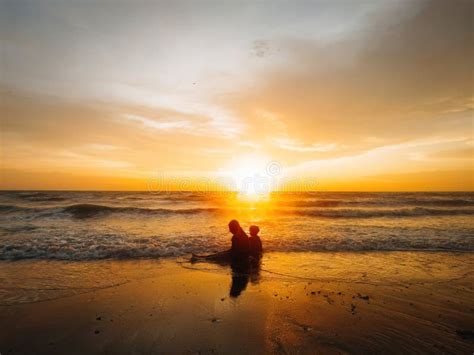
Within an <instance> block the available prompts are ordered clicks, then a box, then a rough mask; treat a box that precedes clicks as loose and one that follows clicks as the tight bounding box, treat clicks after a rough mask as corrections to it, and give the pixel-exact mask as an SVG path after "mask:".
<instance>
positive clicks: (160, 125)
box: [123, 114, 193, 131]
mask: <svg viewBox="0 0 474 355" xmlns="http://www.w3.org/2000/svg"><path fill="white" fill-rule="evenodd" d="M123 117H124V118H125V119H126V120H129V121H132V122H138V123H141V124H142V125H144V126H145V127H149V128H153V129H157V130H160V131H173V130H179V131H186V130H190V129H192V128H193V125H192V124H191V122H189V121H178V120H169V121H156V120H153V119H151V118H148V117H142V116H137V115H129V114H125V115H123Z"/></svg>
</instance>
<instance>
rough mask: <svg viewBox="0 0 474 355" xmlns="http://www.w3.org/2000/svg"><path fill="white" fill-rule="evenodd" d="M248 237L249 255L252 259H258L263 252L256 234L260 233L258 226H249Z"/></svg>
mask: <svg viewBox="0 0 474 355" xmlns="http://www.w3.org/2000/svg"><path fill="white" fill-rule="evenodd" d="M249 231H250V237H249V243H250V255H252V256H253V257H260V256H261V255H262V252H263V248H262V241H261V240H260V237H259V236H258V232H260V228H258V226H250V229H249Z"/></svg>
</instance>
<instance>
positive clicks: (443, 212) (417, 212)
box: [292, 207, 474, 218]
mask: <svg viewBox="0 0 474 355" xmlns="http://www.w3.org/2000/svg"><path fill="white" fill-rule="evenodd" d="M292 213H293V214H295V215H300V216H306V217H320V218H381V217H385V218H387V217H393V218H399V217H429V216H461V215H467V216H470V215H474V209H466V208H457V209H447V208H439V209H437V208H423V207H413V208H396V209H394V208H387V209H375V208H372V209H362V208H358V209H356V208H346V209H297V210H294V211H292Z"/></svg>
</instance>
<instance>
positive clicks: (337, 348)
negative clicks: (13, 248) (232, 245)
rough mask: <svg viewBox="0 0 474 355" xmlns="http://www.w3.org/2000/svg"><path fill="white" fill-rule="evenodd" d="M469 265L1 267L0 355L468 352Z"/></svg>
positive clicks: (468, 259) (322, 260)
mask: <svg viewBox="0 0 474 355" xmlns="http://www.w3.org/2000/svg"><path fill="white" fill-rule="evenodd" d="M473 265H474V255H473V254H468V253H464V254H461V253H439V252H436V253H427V252H384V253H383V252H371V253H271V254H267V255H265V257H264V259H263V261H262V264H261V266H260V267H254V268H253V269H252V272H251V274H250V275H245V274H239V273H235V272H234V273H233V272H232V270H231V268H230V267H229V266H220V265H215V264H208V263H197V264H191V263H189V262H187V261H186V259H184V258H180V259H166V260H140V261H120V260H118V261H103V262H73V263H71V262H61V261H19V262H2V265H1V268H0V270H1V271H0V279H1V281H2V282H3V283H2V284H3V286H2V293H1V294H0V301H1V302H0V303H1V306H0V329H2V331H1V332H0V353H2V354H9V353H11V354H18V353H20V354H31V353H47V354H65V353H68V354H98V353H100V354H143V353H150V354H151V353H164V354H170V353H173V354H177V353H178V354H179V353H183V354H187V353H199V354H214V353H218V354H234V353H235V354H237V353H239V354H241V353H252V354H261V353H289V354H296V353H298V354H313V353H328V354H339V353H361V354H362V353H364V354H365V353H373V352H377V353H379V352H381V353H382V352H383V353H408V352H409V353H414V352H416V353H466V354H470V353H472V352H473V351H474V339H473V333H472V331H473V330H474V297H473V273H472V271H473V270H474V269H473ZM234 271H235V270H234ZM65 275H66V276H65Z"/></svg>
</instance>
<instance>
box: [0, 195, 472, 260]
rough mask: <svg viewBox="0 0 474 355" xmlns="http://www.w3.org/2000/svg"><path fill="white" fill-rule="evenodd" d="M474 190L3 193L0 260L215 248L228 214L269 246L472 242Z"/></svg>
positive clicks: (461, 246)
mask: <svg viewBox="0 0 474 355" xmlns="http://www.w3.org/2000/svg"><path fill="white" fill-rule="evenodd" d="M473 215H474V193H472V192H455V193H360V192H357V193H356V192H354V193H351V192H339V193H336V192H311V193H273V194H271V195H270V196H269V197H268V198H267V199H262V200H252V199H241V198H240V196H239V195H238V194H236V193H229V192H228V193H223V192H215V193H204V192H70V191H67V192H66V191H63V192H61V191H3V192H0V259H2V260H20V259H43V260H98V259H117V258H119V259H121V258H127V259H137V258H165V257H176V256H185V255H189V254H190V253H192V252H193V253H201V254H202V253H211V252H214V251H219V250H225V249H227V248H229V245H230V237H231V236H230V234H229V232H228V229H227V223H228V222H229V220H230V219H237V220H239V221H240V223H241V225H242V226H243V227H244V229H245V230H248V227H249V226H250V225H252V224H256V225H258V226H259V227H260V230H261V232H260V236H261V238H262V241H263V245H264V249H265V250H266V251H279V252H300V251H304V252H311V251H399V250H407V251H460V252H472V251H474V220H473Z"/></svg>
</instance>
